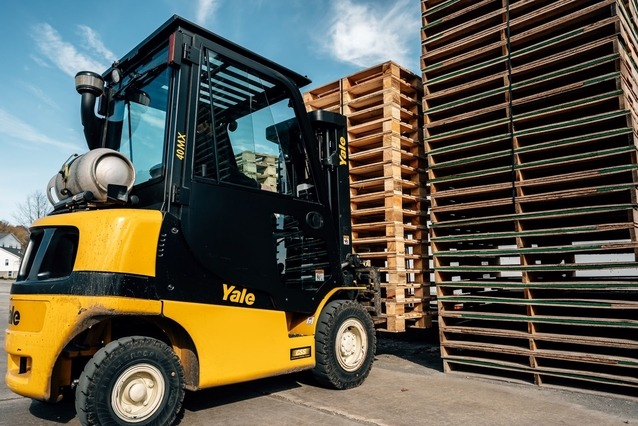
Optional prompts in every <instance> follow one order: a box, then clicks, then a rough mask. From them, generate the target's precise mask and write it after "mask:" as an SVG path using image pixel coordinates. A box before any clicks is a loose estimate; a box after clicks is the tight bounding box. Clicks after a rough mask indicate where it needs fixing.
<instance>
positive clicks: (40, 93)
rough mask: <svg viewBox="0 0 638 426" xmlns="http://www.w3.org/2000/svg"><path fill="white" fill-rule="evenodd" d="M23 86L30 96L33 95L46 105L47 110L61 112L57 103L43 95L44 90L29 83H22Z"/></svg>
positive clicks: (45, 94)
mask: <svg viewBox="0 0 638 426" xmlns="http://www.w3.org/2000/svg"><path fill="white" fill-rule="evenodd" d="M24 85H25V86H26V88H27V90H28V91H29V92H31V94H33V96H35V97H36V98H38V99H39V100H40V101H41V102H42V103H44V104H45V105H47V106H48V107H49V108H51V109H54V110H57V111H60V110H61V108H60V106H59V105H58V104H57V102H56V101H55V100H54V99H53V98H51V97H50V96H49V95H48V94H47V93H45V92H44V90H42V89H41V88H39V87H36V86H34V85H32V84H29V83H24Z"/></svg>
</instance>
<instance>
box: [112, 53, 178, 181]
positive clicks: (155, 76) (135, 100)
mask: <svg viewBox="0 0 638 426" xmlns="http://www.w3.org/2000/svg"><path fill="white" fill-rule="evenodd" d="M166 60H167V50H166V49H163V50H161V51H159V52H158V53H157V54H155V55H154V56H153V57H152V58H151V60H150V61H149V62H147V63H146V64H144V65H142V66H140V67H139V68H137V69H135V70H132V71H131V72H130V73H129V74H128V75H126V76H124V77H123V78H122V80H121V82H120V83H119V84H117V85H115V86H114V87H113V92H114V95H113V100H114V107H113V109H112V111H113V112H112V114H111V115H110V116H109V118H108V121H109V122H108V130H107V131H108V140H109V145H110V146H111V147H112V148H113V149H115V150H117V151H119V152H121V153H122V154H124V155H125V156H127V157H128V158H129V160H131V162H132V163H133V165H134V166H135V175H136V176H135V184H139V183H143V182H147V181H149V180H151V179H153V178H156V177H159V176H161V175H162V173H163V170H164V162H163V158H164V140H165V131H166V112H167V109H168V94H169V83H170V68H169V67H167V65H166Z"/></svg>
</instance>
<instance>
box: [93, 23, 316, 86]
mask: <svg viewBox="0 0 638 426" xmlns="http://www.w3.org/2000/svg"><path fill="white" fill-rule="evenodd" d="M177 31H182V32H184V33H186V34H189V35H194V36H198V37H201V38H203V39H206V40H209V41H211V42H213V43H216V44H218V45H220V46H223V47H225V48H227V49H230V50H232V51H234V52H237V54H239V55H241V56H245V57H246V58H248V59H250V60H253V61H255V62H257V63H259V64H261V65H263V66H265V67H268V68H271V69H273V70H275V71H277V72H279V73H281V74H283V75H285V76H286V77H288V78H290V79H291V80H292V81H293V82H294V83H295V84H296V85H297V87H303V86H305V85H307V84H310V83H311V80H310V79H309V78H308V77H306V76H303V75H301V74H298V73H296V72H295V71H292V70H291V69H289V68H286V67H284V66H283V65H280V64H278V63H276V62H273V61H271V60H270V59H267V58H265V57H263V56H261V55H258V54H257V53H255V52H253V51H251V50H248V49H246V48H245V47H242V46H240V45H238V44H236V43H233V42H232V41H230V40H228V39H225V38H223V37H221V36H219V35H217V34H215V33H213V32H211V31H209V30H207V29H206V28H204V27H202V26H199V25H197V24H195V23H193V22H191V21H188V20H187V19H184V18H182V17H181V16H178V15H173V16H172V17H171V18H170V19H169V20H168V21H166V22H165V23H164V24H162V25H161V26H160V27H159V28H157V29H156V30H155V31H154V32H153V33H152V34H151V35H149V36H148V37H146V39H144V40H143V41H142V42H141V43H140V44H138V45H137V46H136V47H135V48H134V49H132V50H131V51H130V52H129V53H127V54H126V55H124V56H123V57H122V58H121V59H120V60H119V61H118V65H117V66H118V67H119V68H127V67H128V64H129V63H131V65H132V64H133V63H136V62H138V60H139V59H141V58H143V57H144V56H145V55H148V54H149V53H152V52H153V51H154V50H155V49H156V48H157V47H159V46H161V45H164V44H165V43H166V41H167V40H168V38H169V36H170V35H171V34H173V33H175V32H177ZM114 65H115V64H114ZM111 69H112V67H111V68H109V69H108V70H107V71H106V72H105V74H107V73H109V72H110V71H111Z"/></svg>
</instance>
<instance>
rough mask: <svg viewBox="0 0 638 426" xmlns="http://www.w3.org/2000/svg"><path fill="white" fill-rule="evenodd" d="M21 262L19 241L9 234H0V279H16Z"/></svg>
mask: <svg viewBox="0 0 638 426" xmlns="http://www.w3.org/2000/svg"><path fill="white" fill-rule="evenodd" d="M21 260H22V245H21V244H20V241H18V239H17V238H16V237H15V235H13V234H11V233H7V232H0V278H9V279H13V278H15V277H17V276H18V270H19V269H20V261H21Z"/></svg>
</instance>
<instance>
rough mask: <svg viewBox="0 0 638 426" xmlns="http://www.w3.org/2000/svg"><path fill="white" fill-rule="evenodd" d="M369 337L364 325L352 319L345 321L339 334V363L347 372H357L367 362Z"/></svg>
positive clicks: (337, 348)
mask: <svg viewBox="0 0 638 426" xmlns="http://www.w3.org/2000/svg"><path fill="white" fill-rule="evenodd" d="M367 350H368V337H367V334H366V332H365V329H364V326H363V324H361V322H360V321H358V320H356V319H354V318H351V319H348V320H347V321H344V322H343V324H341V327H339V330H338V332H337V347H336V352H337V354H336V355H337V361H338V362H339V365H340V366H341V368H343V369H344V370H346V371H355V370H357V369H358V368H359V367H361V365H363V362H364V361H365V355H366V352H367Z"/></svg>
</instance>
